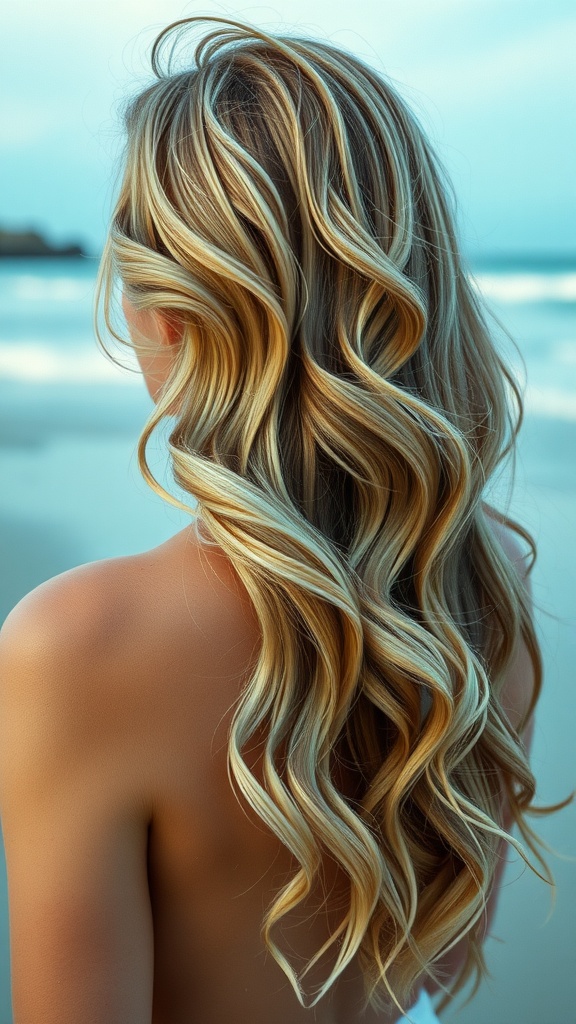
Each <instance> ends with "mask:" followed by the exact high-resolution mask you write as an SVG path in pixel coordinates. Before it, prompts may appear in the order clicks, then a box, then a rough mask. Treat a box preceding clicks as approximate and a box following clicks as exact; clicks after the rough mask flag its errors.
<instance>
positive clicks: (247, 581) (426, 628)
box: [99, 17, 570, 1011]
mask: <svg viewBox="0 0 576 1024" xmlns="http://www.w3.org/2000/svg"><path fill="white" fill-rule="evenodd" d="M199 21H210V22H213V23H216V24H215V25H214V26H212V27H211V30H210V31H209V32H206V33H205V34H204V36H203V37H202V38H201V39H200V40H199V41H198V42H197V44H196V46H195V49H194V52H193V54H191V53H190V40H189V29H190V27H191V25H192V24H194V23H196V22H199ZM183 54H184V57H183V56H182V55H183ZM152 67H153V71H154V75H155V79H154V80H153V82H152V84H150V85H149V86H148V87H146V88H145V89H144V91H143V92H141V93H140V94H139V95H138V96H137V97H136V98H135V99H134V100H133V101H132V102H131V103H130V106H129V107H128V109H127V113H126V128H127V146H126V156H125V170H124V177H123V181H122V184H121V187H120V190H119V195H118V199H117V202H116V206H115V210H114V214H113V218H112V224H111V228H110V232H109V237H108V240H107V243H106V247H105V251H104V254H103V258H102V263H101V270H100V278H99V295H100V297H101V298H103V303H104V309H105V318H106V323H107V326H108V329H109V331H110V332H111V333H112V334H113V335H114V336H116V337H118V334H117V333H116V330H115V328H114V325H113V323H112V316H111V305H112V298H113V289H114V282H115V281H116V280H118V279H119V280H120V281H121V282H122V285H123V287H124V289H125V291H126V294H127V296H128V297H129V299H130V300H131V302H132V303H134V305H135V306H136V307H137V308H138V309H156V310H159V311H161V312H162V313H163V314H164V315H165V316H166V317H167V318H168V319H169V320H173V322H174V323H175V324H178V325H179V326H180V328H181V332H182V340H181V343H180V344H179V346H178V351H177V356H176V359H175V362H174V366H173V369H172V371H171V373H170V376H169V379H168V380H167V382H166V385H165V386H164V388H163V389H162V392H161V395H160V397H159V399H158V402H157V405H156V407H155V409H154V411H153V413H152V415H151V416H150V418H149V420H148V422H147V423H146V424H145V426H144V428H143V432H142V434H141V437H140V440H139V446H138V457H139V462H140V467H141V470H142V473H143V475H144V477H145V479H146V480H147V482H148V483H149V484H150V485H151V486H152V487H153V488H154V489H155V490H157V491H158V493H161V494H162V495H163V496H164V497H165V498H166V499H167V500H168V501H171V502H172V503H173V504H175V505H178V506H179V507H182V508H187V506H185V505H183V504H182V503H181V502H179V501H178V500H177V499H176V498H174V497H173V496H171V495H169V494H168V493H167V492H166V491H165V490H164V489H163V488H162V487H161V485H160V484H159V483H158V482H157V481H156V480H155V479H154V477H153V475H152V473H151V471H150V468H149V466H148V463H147V461H146V446H147V443H148V441H149V439H150V437H151V435H152V433H153V431H154V429H155V428H156V427H157V426H158V425H159V424H160V422H161V421H162V420H163V419H164V418H166V417H167V416H174V417H175V424H174V427H173V429H172V430H171V433H170V438H169V451H170V457H171V462H172V468H173V474H174V479H175V481H176V482H177V484H178V485H179V486H180V487H181V488H183V489H184V491H186V492H188V493H189V494H190V495H191V497H193V498H194V499H196V501H197V503H198V506H197V508H198V512H199V515H200V518H201V522H202V524H203V525H204V526H205V528H206V531H207V533H208V534H209V536H210V537H212V538H213V539H214V541H215V542H216V543H217V544H218V545H219V546H220V547H221V548H222V549H223V551H224V552H225V554H226V555H227V556H228V557H229V558H230V560H231V561H232V563H233V565H234V567H235V568H236V570H237V572H238V574H239V576H240V578H241V580H242V581H243V583H244V585H245V587H246V588H247V591H248V593H249V596H250V598H251V600H252V602H253V604H254V608H255V610H256V613H257V616H258V620H259V624H260V629H261V636H262V642H261V647H260V649H259V652H258V655H257V659H256V660H255V667H254V670H253V673H252V675H251V678H250V679H249V680H248V682H247V683H246V685H245V687H244V688H243V690H242V692H241V694H240V695H239V698H238V702H237V705H236V708H235V711H234V716H233V721H232V726H231V732H230V737H229V748H228V757H229V774H230V781H231V784H232V785H233V786H237V788H238V790H239V792H240V794H241V795H239V796H238V799H240V800H241V799H242V798H244V799H245V800H246V801H248V803H249V804H250V805H251V806H252V808H253V809H254V810H255V811H256V812H257V814H258V815H259V816H260V818H261V819H262V821H263V822H264V823H265V824H266V826H268V827H269V828H270V829H271V830H272V831H273V832H274V833H275V834H276V836H277V837H279V839H280V840H281V841H282V842H283V843H284V844H285V845H286V846H287V847H288V848H289V850H290V851H291V853H292V854H293V856H294V857H295V858H296V860H297V862H298V863H299V864H300V868H299V870H298V871H297V873H296V874H295V876H294V878H293V879H292V880H291V881H290V882H289V883H288V884H287V885H286V886H285V887H284V888H283V889H282V890H281V891H279V892H278V893H277V894H276V895H275V897H274V899H273V901H272V902H271V904H270V906H269V907H268V909H267V912H266V915H265V918H264V920H263V925H262V937H263V940H264V941H265V943H266V946H267V947H268V949H269V950H270V952H271V953H272V955H273V956H274V958H275V959H276V961H277V962H278V964H279V965H280V967H281V968H282V970H283V971H284V972H285V973H286V975H287V977H288V978H289V980H290V982H291V984H292V985H293V987H294V991H295V993H296V995H297V997H298V999H299V1001H300V1002H301V1004H302V1005H303V1006H304V1005H307V1004H306V1002H305V999H307V998H308V994H307V993H306V990H305V988H304V987H303V986H302V985H301V978H304V976H305V974H306V971H304V972H303V974H302V975H301V978H298V977H297V976H296V974H295V972H294V970H293V969H292V967H291V966H290V964H289V962H288V959H287V958H286V957H285V955H284V953H283V952H282V950H281V949H280V948H279V947H278V945H277V944H276V943H275V941H274V925H275V923H277V922H278V921H279V920H280V919H281V918H282V916H283V915H284V914H285V913H286V912H287V911H288V910H289V909H291V908H293V907H295V906H297V905H299V904H300V902H301V901H302V900H303V899H304V898H305V897H306V895H307V894H308V893H309V892H310V891H311V889H312V885H313V883H314V881H315V879H316V878H317V877H318V876H319V874H320V873H321V871H322V865H323V862H324V859H325V858H326V857H327V856H329V857H331V858H333V859H334V860H335V861H336V862H337V864H338V865H339V867H340V868H341V869H342V871H343V872H344V873H345V875H346V877H347V879H349V901H348V905H347V907H346V908H345V910H344V912H343V915H342V920H341V924H340V926H339V928H338V929H337V931H336V932H335V933H334V934H333V935H332V936H331V939H330V942H329V945H330V946H331V945H334V946H335V947H336V950H337V957H336V960H335V964H334V967H333V969H332V971H331V973H330V975H329V977H328V978H327V980H326V982H325V984H324V985H323V986H322V987H321V989H320V990H319V991H318V992H316V993H315V994H314V995H315V998H314V1000H313V1002H312V1003H311V1005H315V1004H316V1003H317V1002H318V1000H319V999H320V998H322V996H323V995H324V994H325V993H326V992H327V991H328V990H329V988H330V987H331V985H332V984H333V982H334V981H335V979H336V977H337V976H338V975H339V974H340V973H341V971H342V970H343V969H344V968H345V967H346V965H347V964H348V963H349V962H350V961H351V960H352V958H353V957H355V956H356V955H357V956H358V963H359V964H360V966H361V969H362V973H363V977H364V980H365V993H366V1005H368V1003H370V1004H371V1005H372V1006H374V1007H375V1008H378V1007H380V1006H381V1005H382V1004H381V1002H380V999H381V997H382V996H383V995H384V994H386V998H387V999H392V1000H393V1001H394V1003H395V1004H396V1005H397V1006H398V1007H399V1009H400V1010H401V1011H404V1009H405V1006H406V1000H407V998H408V995H409V992H410V990H411V988H412V986H413V984H414V981H415V979H416V978H417V977H419V976H420V975H421V974H422V973H423V972H424V973H428V974H429V975H431V976H435V974H434V964H435V962H437V961H439V960H440V959H441V957H442V955H443V954H445V953H446V951H447V950H449V949H450V948H451V947H452V946H454V945H455V944H456V943H457V942H458V941H459V940H460V939H462V938H463V937H464V936H467V938H468V958H467V961H466V964H465V965H464V968H463V970H462V972H461V974H460V976H459V977H458V979H457V983H456V985H455V986H454V987H453V989H452V992H451V994H448V995H447V996H446V997H445V1000H444V1002H443V1004H442V1006H444V1005H446V1003H447V1002H449V1001H450V998H452V997H453V994H454V993H455V992H456V991H458V990H459V989H460V988H462V986H463V985H464V983H465V982H466V981H467V980H468V978H469V977H470V976H471V975H472V974H473V973H474V972H476V984H478V983H479V981H480V980H481V978H482V976H483V974H484V973H485V971H486V965H485V961H484V957H483V953H482V948H481V938H480V936H481V935H482V927H483V917H484V914H485V909H486V900H487V898H488V896H489V895H490V893H491V890H492V886H493V882H494V875H495V870H496V866H497V863H498V861H499V858H500V851H501V846H502V840H505V841H506V842H507V843H508V844H510V845H511V846H513V847H514V848H515V849H516V850H517V851H518V853H519V854H520V855H521V856H522V857H523V858H524V860H525V861H526V862H527V863H528V864H529V866H530V867H533V866H532V864H531V862H530V861H529V859H528V856H527V853H526V849H525V846H524V845H523V843H521V842H519V841H518V840H516V839H515V838H513V837H512V835H511V834H510V833H509V832H507V831H506V830H505V829H504V827H503V809H504V807H505V806H507V807H508V808H509V810H510V814H511V816H512V819H513V821H514V822H515V823H516V825H517V826H518V828H519V830H520V833H521V836H522V838H523V840H524V842H525V843H526V844H527V846H528V847H529V848H530V850H531V851H532V853H533V854H534V856H535V857H536V859H537V860H538V862H539V864H540V865H541V867H542V869H543V871H544V874H545V878H546V880H547V881H549V882H551V883H552V884H553V880H552V877H551V875H550V872H549V869H548V868H547V865H546V862H545V860H544V859H543V857H542V855H541V854H540V852H539V850H538V844H540V845H543V846H544V845H545V844H544V843H543V842H542V840H541V839H539V837H538V836H537V834H536V833H535V832H534V831H533V830H532V829H531V828H530V826H529V825H528V823H527V821H526V815H527V813H528V812H530V813H532V814H535V813H540V814H542V813H550V812H551V811H553V810H556V809H558V808H559V807H561V806H565V804H566V802H568V801H564V804H557V805H554V807H548V808H535V807H534V805H533V798H534V795H535V786H536V784H535V779H534V776H533V774H532V772H531V769H530V766H529V763H528V758H527V754H526V749H525V747H524V745H523V742H522V740H521V738H520V733H521V732H522V728H523V726H524V725H525V724H526V722H527V721H528V720H529V718H530V716H531V714H532V711H533V709H534V706H535V704H536V701H537V699H538V695H539V692H540V687H541V663H540V652H539V647H538V643H537V639H536V636H535V632H534V627H533V624H532V621H531V616H530V606H529V599H528V596H527V592H526V589H525V586H524V584H523V582H522V579H521V578H520V576H519V574H518V572H517V571H516V569H515V568H514V566H513V564H512V563H511V562H510V560H509V559H508V557H507V556H506V554H505V552H504V549H503V547H502V545H501V544H500V542H499V540H498V535H497V533H496V532H495V531H494V529H493V526H492V524H491V519H494V518H496V519H499V520H500V522H501V523H504V524H507V525H508V527H511V528H512V529H514V530H515V531H516V533H518V534H519V535H521V536H522V537H523V538H524V539H525V541H526V542H527V543H528V545H529V547H530V549H531V556H532V563H531V564H533V560H534V557H535V546H534V543H533V541H532V538H531V537H530V535H529V534H528V533H527V532H526V531H525V530H524V529H523V528H522V527H520V526H518V524H515V523H514V522H513V521H512V520H510V519H509V518H508V517H507V516H505V515H503V514H497V513H496V512H495V511H494V510H491V509H490V508H489V507H488V506H487V504H486V503H485V500H484V494H485V489H486V486H487V484H488V482H489V481H490V480H491V479H492V477H493V474H494V472H495V470H496V467H497V466H499V464H500V463H501V462H502V460H503V458H504V457H505V456H506V455H509V454H511V453H513V451H514V445H515V441H516V436H517V433H518V429H519V427H520V423H521V418H522V398H521V393H520V391H519V388H518V385H517V383H516V382H515V379H514V377H513V375H512V374H511V372H510V371H509V369H508V368H507V366H506V365H505V363H504V362H503V360H502V358H501V356H500V355H499V354H498V352H497V349H496V346H495V344H494V342H493V341H492V339H491V335H490V330H489V327H488V322H487V318H486V311H485V309H484V308H483V305H482V300H481V299H480V297H479V295H478V294H477V293H476V291H475V289H474V287H473V285H472V284H471V281H470V279H469V274H468V273H467V269H466V268H465V266H464V261H463V259H462V257H461V256H460V254H459V251H458V244H457V240H456V237H455V224H454V214H453V212H452V207H451V198H450V197H451V186H450V185H449V182H448V180H447V176H446V174H445V172H444V170H443V168H442V166H441V164H440V162H439V160H438V158H437V157H436V156H435V155H434V153H433V152H432V150H431V148H430V145H429V143H428V142H427V140H426V137H425V134H424V132H423V130H422V128H421V127H420V125H419V123H418V121H417V119H416V117H415V116H414V114H413V113H412V112H411V111H410V109H409V108H408V106H407V104H406V103H405V102H404V101H403V99H402V98H401V97H400V96H399V94H398V92H397V91H396V89H395V88H393V86H392V84H391V82H390V81H388V79H387V78H386V77H385V76H384V75H382V74H380V73H378V72H376V71H375V70H373V69H372V68H371V67H370V66H368V65H367V64H366V63H364V62H363V61H362V60H361V59H360V58H358V57H357V56H354V55H353V54H351V53H348V52H345V51H344V50H342V49H339V48H337V47H336V46H334V45H332V44H331V43H329V42H326V41H319V40H312V39H308V38H299V37H296V36H291V35H288V34H283V35H274V34H271V33H268V32H266V31H264V30H261V29H258V28H255V27H253V26H250V25H248V24H245V23H243V22H240V21H236V20H231V19H229V18H217V17H210V18H206V17H198V18H188V19H185V20H184V21H182V22H177V23H175V24H174V25H172V26H169V27H168V28H167V29H165V30H164V31H163V32H162V33H161V35H160V36H159V37H158V39H157V40H156V42H155V44H154V47H153V52H152ZM190 511H191V512H192V514H194V513H193V510H192V509H190ZM520 638H523V640H524V642H525V643H526V645H527V648H528V651H529V654H530V658H531V661H532V663H533V668H534V677H535V685H534V691H533V693H532V696H531V700H530V705H529V708H528V710H527V712H526V715H525V717H524V722H522V723H521V724H520V726H519V728H518V729H515V728H514V727H513V725H512V724H511V722H510V720H509V718H508V715H507V713H506V711H505V709H504V707H503V706H502V703H501V700H500V696H501V690H502V686H503V683H504V679H505V676H506V670H507V667H508V666H509V665H510V663H511V660H512V658H513V655H514V652H515V650H516V648H517V644H518V642H519V640H520ZM259 729H265V731H266V737H267V740H266V748H265V754H264V758H263V777H264V780H265V786H264V787H263V786H262V785H260V783H259V782H258V781H257V779H256V778H255V776H254V775H253V774H252V773H251V772H250V771H249V769H248V766H247V764H246V762H245V760H244V759H243V751H245V750H246V749H247V748H249V746H250V741H251V738H252V737H253V736H254V734H255V732H256V730H259ZM338 759H339V760H340V761H341V762H342V763H345V764H346V765H347V766H349V767H351V768H353V769H354V771H355V773H356V777H357V779H358V787H357V798H355V799H349V798H345V797H344V795H343V794H342V793H341V792H340V791H339V790H338V787H337V786H336V784H335V781H334V768H335V764H336V763H337V761H338ZM569 799H570V798H568V800H569ZM533 870H535V871H536V872H537V873H538V874H539V872H538V871H537V869H536V868H533ZM541 877H542V876H541ZM324 952H325V950H319V951H318V954H317V957H316V958H315V960H313V961H311V962H310V964H309V965H308V968H307V970H308V969H309V968H310V967H311V966H312V963H314V962H315V961H316V960H318V959H319V957H320V956H321V954H322V953H324ZM438 980H439V982H440V984H442V978H441V977H439V978H438ZM475 990H476V989H474V991H475ZM446 991H447V990H446Z"/></svg>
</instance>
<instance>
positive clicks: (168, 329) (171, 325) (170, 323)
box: [153, 309, 184, 346]
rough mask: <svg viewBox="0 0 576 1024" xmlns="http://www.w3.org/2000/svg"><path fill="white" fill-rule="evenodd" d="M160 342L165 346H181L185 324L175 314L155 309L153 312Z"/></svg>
mask: <svg viewBox="0 0 576 1024" xmlns="http://www.w3.org/2000/svg"><path fill="white" fill-rule="evenodd" d="M153 315H154V319H155V321H156V324H157V328H158V334H159V338H160V341H161V342H162V344H163V345H168V346H169V345H179V344H180V342H181V341H182V335H183V333H184V324H183V323H182V321H181V320H180V319H179V317H178V315H177V314H176V313H173V312H166V311H164V310H160V309H155V310H154V312H153Z"/></svg>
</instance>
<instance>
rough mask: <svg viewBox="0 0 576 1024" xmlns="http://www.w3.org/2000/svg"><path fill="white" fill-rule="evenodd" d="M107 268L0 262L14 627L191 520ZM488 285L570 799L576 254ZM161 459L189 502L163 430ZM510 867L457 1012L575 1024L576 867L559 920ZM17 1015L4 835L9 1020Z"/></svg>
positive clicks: (2, 462) (484, 276)
mask: <svg viewBox="0 0 576 1024" xmlns="http://www.w3.org/2000/svg"><path fill="white" fill-rule="evenodd" d="M95 275H96V262H95V261H91V260H53V261H42V260H18V261H8V260H4V261H0V622H1V621H2V620H3V618H4V617H5V615H6V614H7V613H8V611H9V610H10V609H11V608H12V607H13V606H14V604H16V603H17V601H18V600H19V599H20V598H21V597H22V596H23V595H24V594H25V593H27V592H28V591H29V590H31V589H32V588H33V587H35V586H37V585H38V584H39V583H41V582H43V581H44V580H45V579H48V578H49V577H51V576H54V575H56V574H57V573H60V572H63V571H64V570H66V569H68V568H71V567H72V566H74V565H78V564H80V563H83V562H88V561H93V560H96V559H99V558H107V557H114V556H116V555H122V554H130V553H133V552H137V551H141V550H145V549H146V548H148V547H152V546H154V545H156V544H159V543H161V542H162V541H163V540H165V539H167V538H168V537H169V536H171V535H172V534H173V533H175V532H176V531H177V530H178V529H180V528H181V527H182V526H184V525H185V524H186V522H188V517H187V516H186V514H185V513H183V512H181V511H179V510H177V509H175V508H173V507H171V506H170V505H168V504H167V503H166V502H164V501H163V500H162V499H161V498H160V497H159V496H158V495H156V494H154V493H153V492H152V491H151V490H150V489H149V488H148V487H147V485H146V484H145V482H144V481H143V480H142V478H141V476H140V473H139V470H138V466H137V463H136V456H135V446H136V442H137V439H138V435H139V432H140V429H141V426H142V425H143V423H144V421H145V419H146V418H147V416H148V415H149V413H150V412H151V410H152V403H151V400H150V399H149V397H148V395H147V393H146V390H145V388H144V385H143V382H142V379H141V376H140V374H139V373H138V372H136V370H135V363H134V359H133V357H131V356H130V354H129V353H128V351H126V350H123V349H121V348H118V347H116V348H115V349H114V351H115V352H116V353H117V354H118V358H120V359H121V360H122V361H123V362H124V363H125V366H126V368H125V369H121V368H119V367H117V366H115V365H114V364H112V363H110V362H109V361H108V360H107V359H106V358H105V356H104V355H103V354H102V353H101V352H100V350H99V349H98V347H97V345H96V342H95V340H94V333H93V328H92V301H93V292H94V282H95ZM473 283H474V287H476V288H478V289H479V290H480V291H481V293H482V294H483V295H485V297H486V298H487V300H488V302H489V304H490V307H491V308H492V309H493V311H494V313H495V314H496V316H497V317H498V318H499V320H500V322H501V323H502V324H503V326H504V328H505V329H506V330H507V331H509V332H510V334H511V335H512V337H513V338H514V339H515V341H516V343H517V346H518V349H519V353H520V354H518V352H516V350H515V349H514V347H513V346H512V345H511V344H510V343H509V342H508V340H507V337H506V335H505V334H504V333H502V332H500V330H499V328H498V327H497V326H496V324H495V325H494V331H495V336H497V342H498V344H499V345H500V346H501V347H502V348H503V350H504V352H505V353H506V355H507V356H508V358H509V359H510V360H511V362H512V364H513V366H514V367H515V370H516V372H517V374H518V376H519V378H520V379H521V380H522V379H524V375H525V377H526V380H527V383H526V387H525V398H524V400H525V416H526V418H525V423H524V426H523V429H522V432H521V438H520V445H519V458H518V466H517V480H516V488H515V491H514V494H513V495H512V499H511V505H510V508H511V512H512V514H514V515H515V516H516V518H518V519H519V520H520V521H521V522H522V523H523V524H524V525H526V526H527V527H528V528H529V529H530V530H532V532H533V533H534V534H535V536H536V539H537V542H538V547H539V559H538V563H537V566H536V569H535V572H534V597H535V604H536V609H537V617H538V626H539V632H540V637H541V643H542V647H543V653H544V661H545V688H544V692H543V696H542V698H541V702H540V705H539V711H538V716H537V727H536V733H535V739H534V747H533V767H534V770H535V773H536V775H537V778H538V782H539V790H538V793H539V799H540V802H554V801H558V800H561V799H562V798H563V797H565V796H566V795H567V794H568V792H569V791H570V790H571V789H573V788H574V787H575V785H576V778H575V776H576V772H575V769H574V758H573V746H574V734H575V731H576V700H575V693H576V678H575V669H574V666H575V664H576V588H575V587H574V581H575V580H576V546H575V543H574V528H575V525H576V461H575V452H576V261H575V262H574V264H572V265H571V264H570V263H569V262H566V261H564V263H563V264H562V265H557V264H553V263H551V262H550V261H546V260H544V259H543V260H542V261H541V262H538V261H532V263H531V265H530V266H521V265H517V266H514V265H509V266H497V265H490V264H488V263H482V264H478V265H477V266H474V267H473ZM522 361H524V366H523V365H522ZM150 463H151V467H152V469H153V472H154V473H155V475H156V476H157V477H158V479H159V480H160V482H161V483H163V484H165V485H166V486H168V488H169V489H172V491H173V493H176V494H178V492H177V491H176V490H175V487H174V485H173V484H172V483H171V482H170V476H169V470H168V466H167V460H166V457H165V455H164V451H163V446H162V440H161V434H160V435H159V439H158V440H157V441H155V442H154V441H153V443H152V445H151V452H150ZM502 486H503V492H502V493H503V494H504V493H505V486H504V483H503V485H502ZM575 820H576V816H575V814H574V813H573V809H570V810H569V811H566V812H562V813H561V814H559V815H553V816H551V817H550V818H544V819H541V820H536V821H534V823H533V824H534V827H536V828H537V829H538V831H539V832H540V833H541V834H542V835H543V837H544V838H545V839H546V840H547V841H548V842H549V843H550V844H551V845H552V846H553V847H554V848H555V849H557V850H558V851H559V852H560V853H561V854H562V855H569V856H572V857H574V856H576V840H575V838H574V837H575V835H576V830H575ZM509 860H510V866H509V868H508V869H507V873H506V875H505V880H504V886H503V890H502V896H501V900H500V906H499V909H498V913H497V917H496V922H495V928H494V934H495V935H496V936H498V940H501V941H498V940H497V939H496V938H494V939H489V940H488V942H487V944H486V953H487V958H488V963H489V967H490V970H491V972H492V975H493V979H492V981H490V982H488V983H485V984H484V986H483V988H482V990H481V992H480V994H479V996H478V997H477V998H476V999H475V1000H474V1001H473V1003H472V1004H470V1005H469V1006H467V1007H466V1008H464V1009H463V1010H461V1011H459V1012H455V1011H452V1010H450V1011H447V1012H446V1014H445V1015H444V1016H443V1020H445V1021H446V1022H447V1021H452V1020H453V1021H457V1022H459V1024H485V1022H486V1021H487V1020H490V1021H491V1022H492V1024H567V1022H568V1021H576V1016H575V1013H574V1009H573V1007H574V1006H575V1005H576V987H575V983H574V971H573V967H572V966H571V953H573V950H574V948H576V927H575V923H574V914H573V910H572V908H573V907H574V905H576V865H575V864H574V863H571V862H569V861H566V860H562V859H561V857H559V858H555V859H554V860H553V862H552V868H553V871H554V874H555V876H556V881H557V884H558V894H557V903H556V909H555V911H554V914H553V916H552V917H551V918H550V920H549V921H546V917H547V914H548V911H549V909H550V906H549V893H548V891H547V888H546V886H544V884H543V883H541V882H539V881H538V879H536V878H535V877H534V876H533V875H532V873H531V872H529V871H528V870H527V869H524V867H523V865H522V862H521V861H520V860H519V858H518V857H517V856H512V855H510V857H509ZM460 1003H461V1000H458V1002H457V1004H456V1006H459V1005H460ZM11 1019H12V1018H11V1011H10V996H9V953H8V911H7V897H6V880H5V874H4V871H3V864H2V846H1V844H0V1024H10V1021H11Z"/></svg>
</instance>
